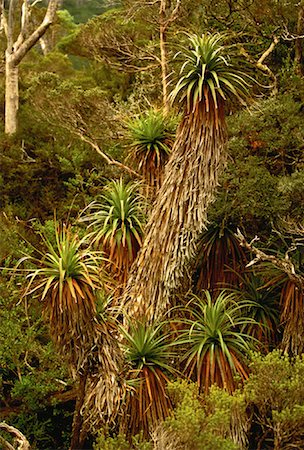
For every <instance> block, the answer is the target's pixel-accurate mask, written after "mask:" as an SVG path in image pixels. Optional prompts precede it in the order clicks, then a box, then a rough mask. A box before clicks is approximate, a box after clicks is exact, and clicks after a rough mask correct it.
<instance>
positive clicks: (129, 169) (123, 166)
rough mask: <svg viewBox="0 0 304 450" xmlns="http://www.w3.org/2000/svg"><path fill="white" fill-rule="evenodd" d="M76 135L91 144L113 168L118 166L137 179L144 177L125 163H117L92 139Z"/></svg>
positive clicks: (77, 133) (79, 134)
mask: <svg viewBox="0 0 304 450" xmlns="http://www.w3.org/2000/svg"><path fill="white" fill-rule="evenodd" d="M75 134H76V135H77V136H78V137H79V138H80V139H81V140H82V141H83V142H86V143H87V144H89V145H90V146H91V147H92V148H93V149H94V150H95V151H96V152H97V153H98V154H99V155H100V156H101V157H102V158H103V159H104V160H105V161H106V162H107V163H108V164H110V165H111V166H116V167H119V168H120V169H122V170H124V171H126V172H128V173H129V174H131V175H134V176H135V177H137V178H142V176H141V175H140V174H139V173H137V172H135V170H133V169H131V168H130V167H128V166H125V165H124V164H123V163H121V162H119V161H116V160H115V159H113V158H111V157H110V156H108V155H107V154H106V153H104V152H103V151H102V150H101V148H100V147H99V145H97V144H96V143H95V142H94V141H92V140H91V139H90V138H88V137H86V136H84V135H83V134H81V133H79V132H75Z"/></svg>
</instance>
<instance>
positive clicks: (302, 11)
mask: <svg viewBox="0 0 304 450" xmlns="http://www.w3.org/2000/svg"><path fill="white" fill-rule="evenodd" d="M303 33H304V1H302V2H301V3H300V6H299V11H298V21H297V36H298V37H297V38H296V42H295V66H296V72H297V74H298V75H304V68H303V42H302V41H303V38H301V37H299V36H303Z"/></svg>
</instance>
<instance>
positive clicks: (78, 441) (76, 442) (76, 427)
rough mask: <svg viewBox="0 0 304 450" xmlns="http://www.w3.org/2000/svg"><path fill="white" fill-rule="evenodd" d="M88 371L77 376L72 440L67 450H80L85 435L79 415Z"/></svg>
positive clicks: (80, 415) (81, 418)
mask: <svg viewBox="0 0 304 450" xmlns="http://www.w3.org/2000/svg"><path fill="white" fill-rule="evenodd" d="M87 376H88V370H87V369H86V370H85V372H84V373H83V374H81V375H80V376H79V385H78V395H77V399H76V405H75V411H74V417H73V428H72V439H71V444H70V448H69V450H79V449H82V447H83V445H84V441H85V436H86V433H84V432H83V430H82V425H83V417H82V414H81V409H82V407H83V403H84V398H85V393H86V382H87Z"/></svg>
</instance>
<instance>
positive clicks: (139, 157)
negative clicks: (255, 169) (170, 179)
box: [128, 109, 175, 189]
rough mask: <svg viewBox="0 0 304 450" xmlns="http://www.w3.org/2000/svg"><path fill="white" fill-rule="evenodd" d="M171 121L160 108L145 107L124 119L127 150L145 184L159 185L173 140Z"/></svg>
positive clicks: (156, 186)
mask: <svg viewBox="0 0 304 450" xmlns="http://www.w3.org/2000/svg"><path fill="white" fill-rule="evenodd" d="M174 125H175V124H174V122H173V120H172V119H169V118H168V116H165V115H164V114H163V112H162V111H156V110H152V109H151V110H149V111H148V112H146V113H145V114H143V115H142V116H139V117H137V118H135V119H133V120H131V121H130V122H128V130H129V137H130V146H131V153H130V158H131V159H133V160H134V161H135V162H136V163H137V167H138V171H139V172H140V173H142V174H143V177H144V179H145V181H146V183H147V184H148V186H149V187H151V188H155V189H159V187H160V186H161V183H162V175H163V169H164V166H165V163H166V162H167V160H168V157H169V154H170V152H171V148H172V146H173V142H174V128H175V126H174Z"/></svg>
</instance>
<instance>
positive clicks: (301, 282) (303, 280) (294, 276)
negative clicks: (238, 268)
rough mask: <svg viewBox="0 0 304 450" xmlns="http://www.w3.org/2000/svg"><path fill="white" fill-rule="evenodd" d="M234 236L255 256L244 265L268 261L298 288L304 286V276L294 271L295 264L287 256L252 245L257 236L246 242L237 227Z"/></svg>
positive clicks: (248, 265)
mask: <svg viewBox="0 0 304 450" xmlns="http://www.w3.org/2000/svg"><path fill="white" fill-rule="evenodd" d="M235 236H236V238H237V239H238V240H239V243H240V245H241V247H244V248H245V249H246V250H249V251H250V252H252V253H254V254H255V256H256V257H255V258H254V259H253V260H252V261H250V262H249V263H248V264H247V266H246V267H250V266H253V265H254V264H257V263H259V262H270V263H271V264H272V265H273V266H274V267H276V268H277V269H279V270H281V271H282V272H284V273H286V275H287V276H288V278H289V279H290V280H291V281H293V282H294V283H295V284H296V285H297V286H298V287H299V288H300V289H303V288H304V276H303V275H301V274H298V273H296V270H295V266H294V264H293V263H292V262H291V260H290V259H289V258H288V257H286V258H285V259H283V258H278V257H276V256H273V255H267V253H265V252H263V251H262V250H260V249H258V248H257V247H255V246H254V245H253V244H254V242H256V241H258V240H259V238H258V237H257V236H256V237H255V238H254V239H253V240H252V241H251V242H247V240H246V238H245V237H244V235H243V234H242V233H241V231H240V230H239V229H238V230H237V233H235Z"/></svg>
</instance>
